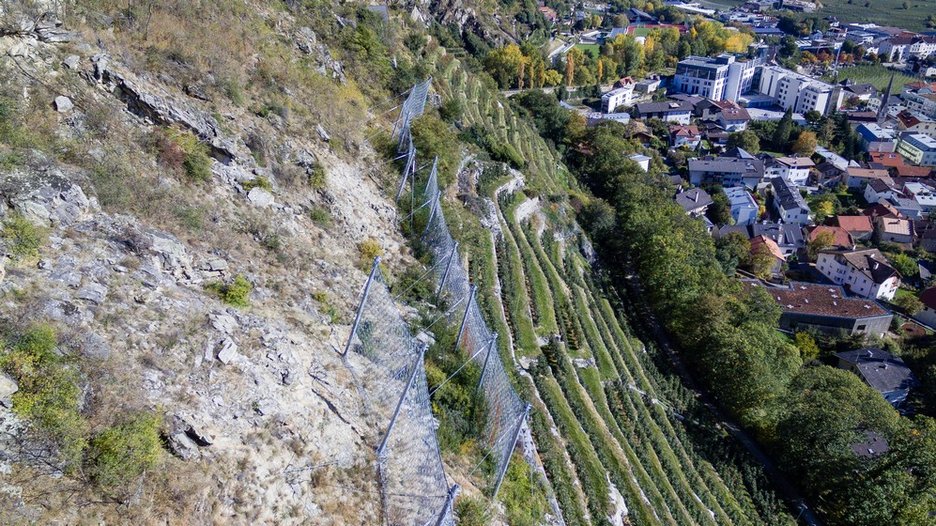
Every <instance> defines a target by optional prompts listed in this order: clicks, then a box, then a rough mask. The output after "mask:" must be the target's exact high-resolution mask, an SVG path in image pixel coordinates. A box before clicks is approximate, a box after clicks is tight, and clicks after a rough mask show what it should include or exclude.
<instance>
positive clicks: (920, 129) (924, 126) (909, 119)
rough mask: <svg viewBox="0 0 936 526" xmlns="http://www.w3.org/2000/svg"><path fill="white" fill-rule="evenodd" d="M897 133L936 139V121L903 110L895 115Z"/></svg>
mask: <svg viewBox="0 0 936 526" xmlns="http://www.w3.org/2000/svg"><path fill="white" fill-rule="evenodd" d="M897 131H900V132H907V133H922V134H923V135H929V136H930V137H936V119H933V118H932V117H927V116H925V115H921V114H917V113H914V112H912V111H910V110H903V111H901V112H900V113H898V114H897Z"/></svg>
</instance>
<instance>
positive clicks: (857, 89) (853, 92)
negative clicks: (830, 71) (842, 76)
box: [841, 80, 877, 102]
mask: <svg viewBox="0 0 936 526" xmlns="http://www.w3.org/2000/svg"><path fill="white" fill-rule="evenodd" d="M841 84H842V86H843V87H844V92H845V99H846V100H849V99H850V100H857V101H859V102H868V101H869V100H871V97H872V96H874V94H875V93H877V89H875V88H874V85H873V84H853V83H852V82H851V81H850V80H845V81H843V82H842V83H841Z"/></svg>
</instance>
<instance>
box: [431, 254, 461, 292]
mask: <svg viewBox="0 0 936 526" xmlns="http://www.w3.org/2000/svg"><path fill="white" fill-rule="evenodd" d="M456 256H458V241H456V242H455V244H454V245H452V253H451V254H450V255H449V259H448V263H446V264H445V272H443V273H442V280H441V281H439V289H438V290H437V291H436V301H438V300H439V296H441V295H442V289H443V288H444V287H445V280H446V279H447V278H448V275H449V270H451V268H452V262H453V261H455V257H456Z"/></svg>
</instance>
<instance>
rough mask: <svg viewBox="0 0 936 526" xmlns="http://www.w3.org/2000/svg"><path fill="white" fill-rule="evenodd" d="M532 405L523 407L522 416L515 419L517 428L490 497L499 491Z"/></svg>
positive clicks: (495, 496)
mask: <svg viewBox="0 0 936 526" xmlns="http://www.w3.org/2000/svg"><path fill="white" fill-rule="evenodd" d="M532 407H533V406H531V405H530V404H527V405H526V408H524V409H523V416H521V417H520V418H519V420H517V429H516V430H515V431H514V433H513V439H512V440H511V441H510V449H509V450H508V451H507V454H506V460H505V461H504V465H503V466H502V467H501V470H500V473H498V474H497V483H496V484H495V485H494V494H493V495H491V499H495V498H497V492H498V491H500V487H501V483H502V482H504V475H506V474H507V466H509V465H510V456H511V455H513V451H514V448H515V447H517V439H519V438H520V431H521V430H523V423H524V422H525V421H526V418H527V416H528V415H529V414H530V409H532Z"/></svg>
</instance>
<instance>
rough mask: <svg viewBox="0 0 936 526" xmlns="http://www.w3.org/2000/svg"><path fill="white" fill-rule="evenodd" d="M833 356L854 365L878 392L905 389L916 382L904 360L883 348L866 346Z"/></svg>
mask: <svg viewBox="0 0 936 526" xmlns="http://www.w3.org/2000/svg"><path fill="white" fill-rule="evenodd" d="M835 356H836V357H837V358H839V359H840V360H843V361H845V362H848V363H849V364H852V365H854V366H856V367H857V368H858V373H859V374H860V375H861V377H862V378H863V379H864V381H865V382H867V383H868V385H870V386H871V387H873V388H874V389H875V390H877V391H878V392H879V393H890V392H892V391H900V390H907V389H910V388H911V387H913V386H914V385H915V384H916V378H914V376H913V372H912V371H910V368H909V367H907V365H906V364H904V361H903V360H902V359H900V358H898V357H896V356H894V355H893V354H891V353H889V352H887V351H885V350H883V349H879V348H874V347H868V348H865V349H857V350H854V351H847V352H840V353H836V354H835Z"/></svg>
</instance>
